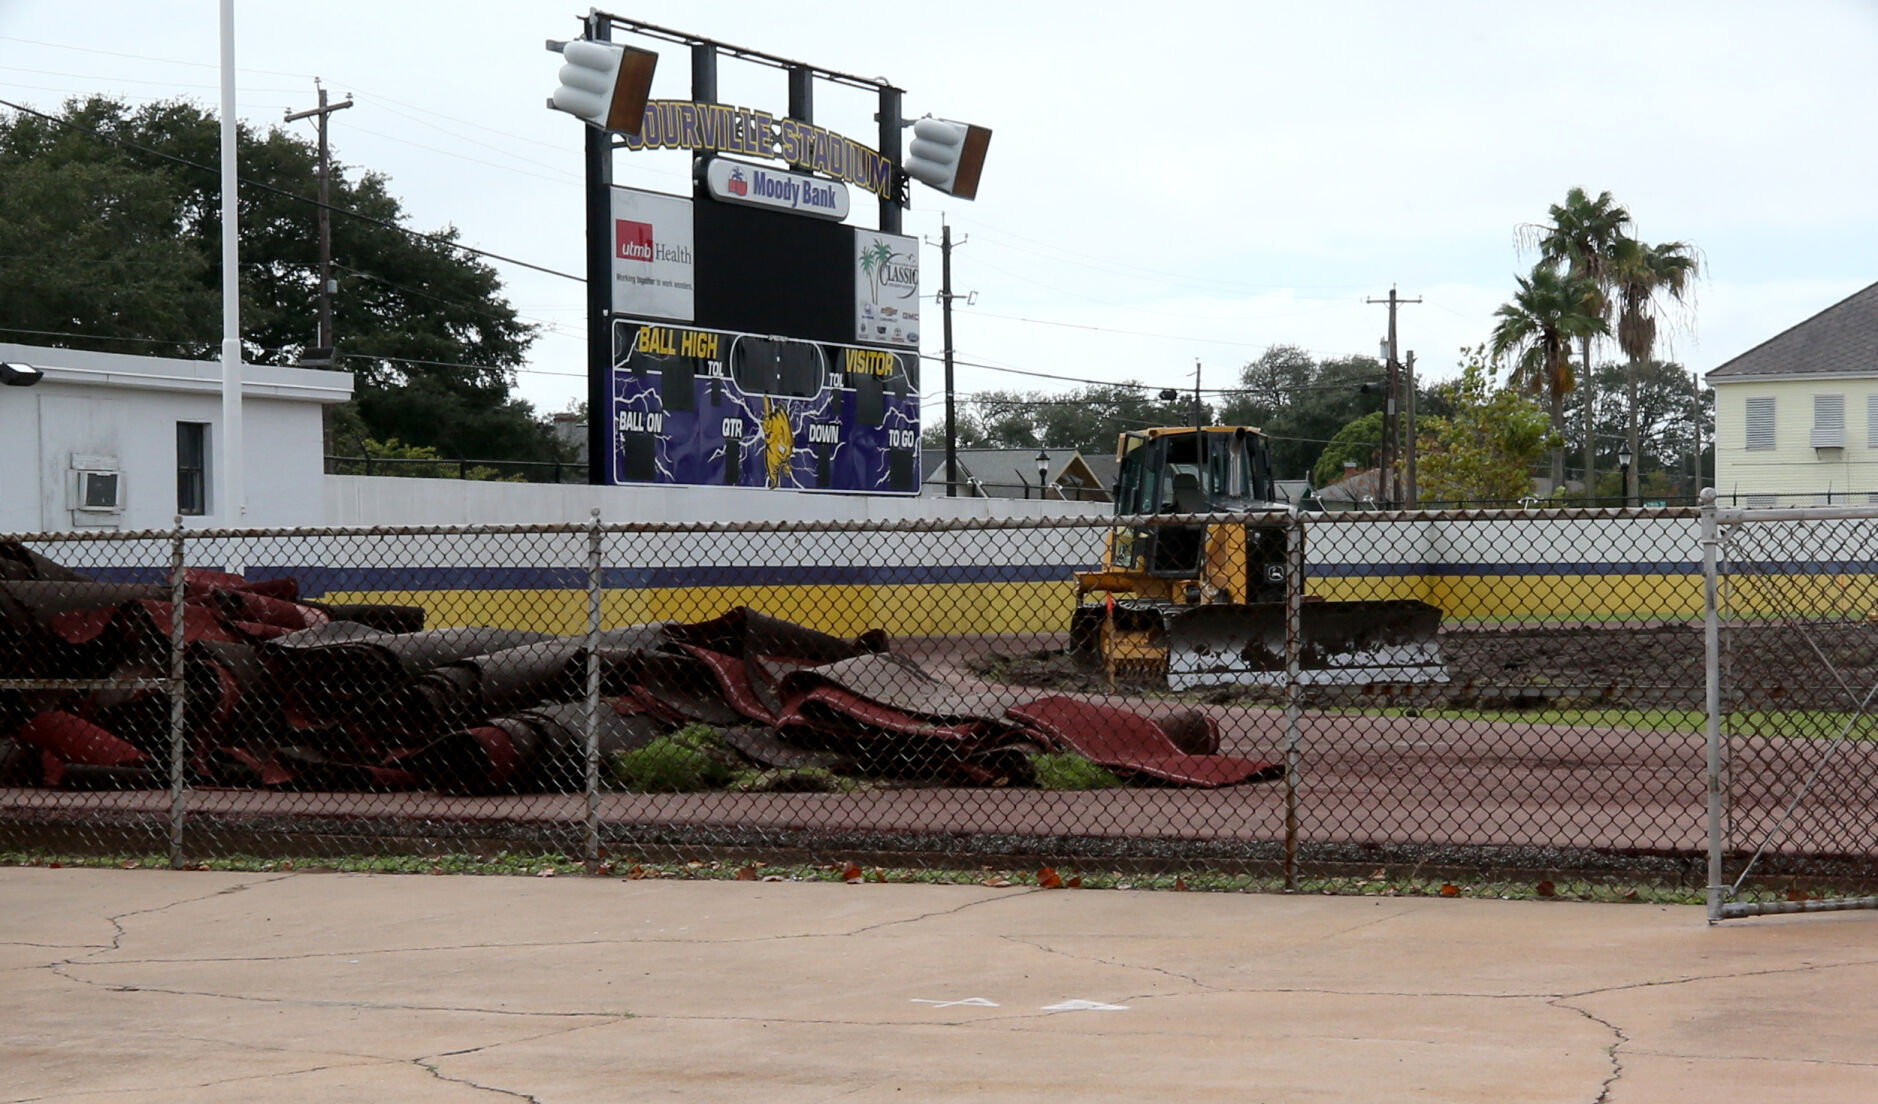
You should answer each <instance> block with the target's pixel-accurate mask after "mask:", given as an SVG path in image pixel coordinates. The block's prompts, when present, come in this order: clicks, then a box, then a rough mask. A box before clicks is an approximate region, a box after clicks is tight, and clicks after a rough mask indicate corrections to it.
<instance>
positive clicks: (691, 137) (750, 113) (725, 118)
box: [619, 100, 894, 198]
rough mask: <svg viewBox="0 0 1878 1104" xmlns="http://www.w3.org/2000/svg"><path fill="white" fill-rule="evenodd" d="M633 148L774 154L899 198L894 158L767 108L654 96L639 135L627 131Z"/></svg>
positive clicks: (624, 139)
mask: <svg viewBox="0 0 1878 1104" xmlns="http://www.w3.org/2000/svg"><path fill="white" fill-rule="evenodd" d="M619 139H620V142H621V143H622V144H623V145H624V146H625V147H626V148H627V149H630V150H642V149H692V150H710V151H711V152H713V153H734V154H742V155H743V156H746V157H770V158H774V159H776V160H778V161H787V162H788V163H789V164H791V165H794V166H796V167H797V168H802V169H812V170H814V171H815V172H818V173H821V174H822V175H824V176H830V177H833V178H834V179H836V180H844V181H846V182H848V183H849V184H852V185H854V186H855V187H857V188H864V189H866V190H867V191H870V192H872V193H874V194H875V195H877V196H881V197H884V198H892V197H893V194H894V193H893V162H891V161H889V160H887V158H886V157H885V156H883V155H882V154H881V153H880V151H878V150H874V149H870V148H868V147H867V146H863V145H862V144H860V143H859V142H856V141H855V140H854V139H852V138H847V137H844V136H842V135H840V134H836V133H835V132H834V131H832V130H824V129H823V128H821V127H818V126H816V125H815V124H814V123H805V122H803V121H802V120H800V119H788V118H782V119H779V118H777V117H776V116H774V115H772V114H770V113H769V112H767V111H757V110H755V109H753V108H748V107H732V106H730V105H729V104H716V103H693V102H691V101H689V100H649V101H647V103H646V113H645V121H644V122H643V123H642V124H641V125H640V128H639V133H638V134H621V135H619Z"/></svg>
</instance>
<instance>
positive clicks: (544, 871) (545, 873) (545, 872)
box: [535, 866, 554, 878]
mask: <svg viewBox="0 0 1878 1104" xmlns="http://www.w3.org/2000/svg"><path fill="white" fill-rule="evenodd" d="M535 877H537V878H552V877H554V868H553V867H552V866H544V867H542V868H541V869H540V870H537V871H535Z"/></svg>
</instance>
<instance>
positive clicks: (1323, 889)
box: [0, 850, 1703, 905]
mask: <svg viewBox="0 0 1878 1104" xmlns="http://www.w3.org/2000/svg"><path fill="white" fill-rule="evenodd" d="M167 865H168V859H167V858H166V857H165V856H163V855H161V854H157V853H135V854H133V853H118V854H106V855H68V854H64V853H61V852H56V851H41V850H32V851H23V850H0V866H39V867H44V866H67V867H92V868H103V867H110V868H125V869H135V868H139V867H143V868H152V869H161V868H163V867H165V866H167ZM187 869H190V870H221V871H232V872H237V873H256V874H265V873H288V872H300V873H312V872H340V873H370V874H489V875H509V876H512V877H527V876H534V877H546V876H549V875H574V874H580V873H581V872H582V871H583V869H584V867H583V864H582V863H581V862H580V861H579V860H577V859H572V858H569V857H567V856H565V855H547V856H543V855H517V854H511V853H509V852H506V851H504V852H495V853H493V854H438V855H403V856H341V857H330V858H320V859H306V858H300V859H280V858H271V859H270V858H261V857H258V856H252V855H237V856H228V857H224V858H215V859H203V860H200V861H197V860H191V861H190V862H189V864H188V866H187ZM600 870H601V875H602V876H611V877H619V878H627V879H635V880H636V879H673V880H686V881H749V880H751V879H752V878H753V877H755V878H761V879H766V880H772V881H786V882H843V881H854V880H856V878H855V877H854V872H855V871H857V870H858V871H859V872H860V876H859V879H858V880H859V881H861V882H864V883H896V884H903V885H980V886H991V887H995V888H1000V889H1002V888H1010V889H1035V888H1036V887H1037V885H1038V880H1039V875H1040V873H1041V872H1040V871H1037V870H1009V869H1004V868H998V867H979V868H976V869H956V868H932V867H869V868H865V869H863V868H860V867H858V866H852V865H851V864H848V863H842V862H837V863H789V864H770V863H764V862H760V861H756V862H745V861H740V860H714V861H709V862H706V861H691V862H680V861H671V862H652V861H636V860H634V859H631V858H621V857H614V858H610V859H608V860H607V861H606V862H605V863H604V864H602V866H601V868H600ZM1056 874H1057V876H1058V877H1059V878H1062V879H1063V880H1065V881H1066V882H1068V881H1071V880H1073V881H1074V883H1075V884H1076V887H1077V888H1080V889H1108V890H1160V891H1173V892H1182V891H1191V892H1197V893H1284V892H1287V890H1286V888H1285V882H1284V878H1283V877H1282V876H1280V875H1276V874H1243V873H1228V872H1222V871H1211V870H1191V871H1160V872H1151V873H1150V872H1141V871H1135V872H1117V871H1106V870H1101V869H1078V870H1072V869H1070V868H1068V867H1060V868H1057V870H1056ZM1295 892H1297V893H1300V894H1310V895H1313V896H1317V895H1321V896H1364V897H1456V898H1469V899H1476V900H1537V899H1542V898H1543V899H1549V900H1560V901H1596V902H1610V903H1619V902H1634V903H1643V904H1676V905H1700V904H1702V903H1703V891H1702V890H1701V889H1696V888H1683V887H1674V886H1657V885H1648V884H1643V883H1636V884H1631V883H1625V882H1623V881H1621V880H1615V881H1610V882H1601V881H1599V882H1593V881H1578V880H1562V881H1559V882H1557V883H1556V884H1554V883H1527V882H1506V881H1493V880H1482V881H1462V882H1453V883H1447V882H1435V881H1431V880H1428V879H1427V878H1422V879H1416V878H1412V877H1406V876H1397V875H1392V874H1388V873H1385V872H1381V871H1379V872H1378V873H1377V874H1376V875H1374V876H1371V877H1367V878H1364V877H1330V878H1325V877H1307V878H1304V879H1302V880H1301V881H1300V882H1299V884H1298V887H1297V889H1296V891H1295Z"/></svg>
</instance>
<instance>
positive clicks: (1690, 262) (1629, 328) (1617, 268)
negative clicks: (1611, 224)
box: [1610, 238, 1701, 506]
mask: <svg viewBox="0 0 1878 1104" xmlns="http://www.w3.org/2000/svg"><path fill="white" fill-rule="evenodd" d="M1700 268H1701V264H1700V262H1699V261H1697V259H1696V256H1695V252H1694V250H1692V249H1691V248H1690V247H1689V246H1688V245H1687V244H1685V243H1683V242H1663V243H1662V244H1660V245H1646V244H1644V243H1643V242H1640V241H1637V240H1635V239H1634V238H1624V239H1622V240H1620V241H1619V242H1618V243H1617V251H1616V253H1615V255H1614V256H1612V258H1611V269H1610V275H1611V285H1612V287H1613V289H1614V290H1615V291H1616V292H1617V345H1618V347H1619V348H1620V349H1622V350H1623V351H1624V359H1625V362H1626V363H1625V366H1624V368H1625V377H1624V378H1625V383H1626V384H1627V386H1628V390H1629V408H1628V409H1629V427H1630V428H1629V442H1630V455H1632V456H1634V457H1636V458H1637V463H1633V464H1632V465H1631V468H1630V479H1629V482H1628V484H1627V485H1626V486H1625V487H1624V504H1625V505H1626V506H1629V505H1635V503H1636V500H1637V476H1638V469H1639V468H1641V467H1642V463H1641V461H1642V459H1643V452H1642V451H1641V450H1640V449H1639V447H1638V445H1639V442H1638V440H1637V366H1638V365H1639V364H1641V363H1643V362H1645V361H1647V360H1649V359H1650V358H1651V357H1653V356H1655V354H1656V311H1657V296H1658V295H1659V294H1667V295H1668V296H1669V298H1670V299H1672V300H1674V301H1675V302H1677V303H1682V302H1683V301H1684V300H1683V295H1684V293H1685V292H1687V291H1688V289H1689V283H1690V281H1691V280H1693V279H1694V278H1695V276H1696V273H1697V272H1698V271H1700Z"/></svg>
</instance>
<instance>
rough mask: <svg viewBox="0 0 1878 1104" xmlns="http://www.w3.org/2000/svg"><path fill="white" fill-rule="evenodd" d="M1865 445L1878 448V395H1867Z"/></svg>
mask: <svg viewBox="0 0 1878 1104" xmlns="http://www.w3.org/2000/svg"><path fill="white" fill-rule="evenodd" d="M1865 445H1866V447H1867V448H1875V449H1878V395H1867V396H1865Z"/></svg>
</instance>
